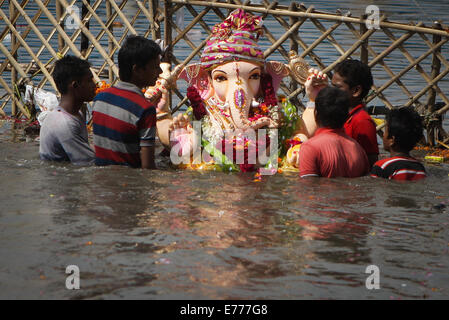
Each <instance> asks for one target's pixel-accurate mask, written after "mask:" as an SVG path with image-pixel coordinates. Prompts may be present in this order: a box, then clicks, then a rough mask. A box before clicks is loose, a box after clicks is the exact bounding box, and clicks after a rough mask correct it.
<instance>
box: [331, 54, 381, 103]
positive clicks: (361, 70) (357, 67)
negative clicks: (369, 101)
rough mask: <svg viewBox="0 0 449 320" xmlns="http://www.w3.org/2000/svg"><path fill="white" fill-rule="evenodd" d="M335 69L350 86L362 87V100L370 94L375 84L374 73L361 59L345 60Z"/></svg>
mask: <svg viewBox="0 0 449 320" xmlns="http://www.w3.org/2000/svg"><path fill="white" fill-rule="evenodd" d="M334 71H335V72H336V73H338V74H339V75H340V76H342V77H343V78H344V81H345V83H346V84H347V85H348V86H349V87H350V88H354V87H356V86H361V87H362V95H361V96H360V98H361V99H362V100H363V99H364V98H365V97H366V96H367V95H368V93H369V91H370V90H371V87H372V86H373V83H374V82H373V75H372V74H371V69H370V67H368V66H367V65H366V64H364V63H362V62H360V61H359V60H345V61H343V62H340V63H339V64H337V66H336V67H335V70H334Z"/></svg>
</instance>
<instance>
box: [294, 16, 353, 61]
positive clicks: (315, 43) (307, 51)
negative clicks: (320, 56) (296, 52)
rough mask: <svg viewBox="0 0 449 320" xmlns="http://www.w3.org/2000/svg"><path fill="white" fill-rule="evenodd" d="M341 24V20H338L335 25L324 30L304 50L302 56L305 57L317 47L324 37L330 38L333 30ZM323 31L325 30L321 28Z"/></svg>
mask: <svg viewBox="0 0 449 320" xmlns="http://www.w3.org/2000/svg"><path fill="white" fill-rule="evenodd" d="M340 25H341V22H337V23H335V24H334V25H333V26H331V27H330V28H329V29H327V30H324V32H323V34H322V35H321V36H320V37H319V38H318V39H316V40H315V41H314V42H313V43H312V44H311V45H310V46H309V47H308V48H307V49H306V50H304V51H303V52H302V53H301V55H300V56H301V57H302V58H304V57H305V56H307V55H308V54H309V53H310V52H312V50H313V49H315V48H316V47H317V46H318V45H319V44H320V43H321V42H322V41H323V40H324V39H326V38H329V36H330V35H331V34H332V32H334V31H335V30H336V29H337V28H338V27H339V26H340ZM320 31H323V30H320ZM343 54H344V50H343Z"/></svg>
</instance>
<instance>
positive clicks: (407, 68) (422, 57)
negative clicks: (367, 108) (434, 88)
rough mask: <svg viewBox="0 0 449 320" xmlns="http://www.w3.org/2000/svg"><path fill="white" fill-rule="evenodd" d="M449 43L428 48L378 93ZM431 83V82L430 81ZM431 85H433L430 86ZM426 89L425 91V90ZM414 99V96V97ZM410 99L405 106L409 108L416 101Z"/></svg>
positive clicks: (441, 43) (442, 41)
mask: <svg viewBox="0 0 449 320" xmlns="http://www.w3.org/2000/svg"><path fill="white" fill-rule="evenodd" d="M448 41H449V38H446V39H443V40H441V41H440V42H439V43H438V44H437V45H436V46H435V47H432V48H430V49H429V50H428V51H427V52H425V53H424V54H423V55H421V57H419V58H418V59H416V60H415V61H414V62H413V63H410V64H409V65H408V67H406V68H405V69H403V70H402V71H401V72H400V73H398V74H397V75H396V76H395V77H393V78H392V79H390V80H389V81H388V82H387V83H385V84H384V85H383V86H382V87H381V88H380V89H379V90H380V92H382V91H384V90H385V89H386V88H388V87H389V86H390V85H391V84H392V83H393V82H395V81H396V80H397V79H399V78H401V77H402V76H403V75H404V74H406V73H407V72H408V71H410V70H411V69H412V68H413V67H414V66H416V65H417V64H419V63H420V62H421V61H423V60H424V59H425V58H427V56H429V55H430V54H432V53H433V52H434V51H435V50H437V49H438V48H439V47H441V46H442V45H444V44H445V43H446V42H448ZM432 82H433V81H432ZM432 85H433V84H432ZM427 89H428V88H427ZM427 89H426V90H427ZM415 98H416V96H415ZM415 98H414V99H412V100H411V101H409V102H408V103H407V104H408V105H409V106H410V105H412V104H413V103H414V102H415V101H416V99H415Z"/></svg>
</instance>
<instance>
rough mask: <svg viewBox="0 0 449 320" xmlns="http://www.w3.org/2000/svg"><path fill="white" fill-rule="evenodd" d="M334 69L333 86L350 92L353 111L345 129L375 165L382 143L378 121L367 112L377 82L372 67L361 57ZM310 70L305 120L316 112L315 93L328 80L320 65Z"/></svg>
mask: <svg viewBox="0 0 449 320" xmlns="http://www.w3.org/2000/svg"><path fill="white" fill-rule="evenodd" d="M334 70H335V73H334V75H333V77H332V86H333V87H336V88H338V89H340V90H343V91H345V92H346V93H347V94H348V95H349V115H348V118H347V120H346V122H345V124H344V129H345V132H346V134H347V135H348V136H350V137H351V138H353V139H355V140H356V141H357V142H358V143H359V144H360V145H361V146H362V148H363V149H364V150H365V152H366V154H367V156H368V160H369V163H370V166H371V167H372V166H373V164H374V163H375V162H376V161H377V160H378V156H379V146H378V145H377V132H376V125H375V124H374V121H373V120H372V119H371V117H370V116H369V114H368V112H366V110H365V105H364V103H363V100H364V99H365V97H366V96H367V95H368V93H369V91H370V89H371V87H372V85H373V76H372V74H371V70H370V68H369V67H368V66H367V65H366V64H364V63H362V62H360V61H358V60H346V61H343V62H341V63H339V64H338V65H337V66H336V67H335V69H334ZM309 72H310V74H311V75H310V77H309V79H308V80H307V82H306V83H305V87H306V92H307V95H308V97H309V99H310V102H309V103H308V109H306V111H304V114H303V119H304V121H305V122H306V121H307V117H310V116H311V114H312V113H311V112H312V111H311V110H313V106H314V101H315V97H316V96H317V94H318V92H319V91H320V90H321V89H322V88H325V87H326V86H327V81H328V80H327V76H326V75H325V74H323V73H322V72H320V71H319V70H317V69H311V70H310V71H309ZM309 122H310V121H309ZM312 122H313V121H312ZM306 124H307V122H306ZM308 127H311V128H312V129H310V128H307V129H308V131H309V138H310V137H311V136H312V135H313V133H314V126H313V125H311V124H309V125H308Z"/></svg>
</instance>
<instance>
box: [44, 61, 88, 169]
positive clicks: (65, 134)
mask: <svg viewBox="0 0 449 320" xmlns="http://www.w3.org/2000/svg"><path fill="white" fill-rule="evenodd" d="M53 79H54V81H55V83H56V87H57V88H58V91H59V92H60V94H61V101H60V103H59V106H58V107H57V108H56V109H55V110H53V111H51V112H50V113H49V114H48V115H47V117H46V118H45V120H44V122H43V124H42V127H41V131H40V146H39V155H40V158H41V159H42V160H53V161H71V162H72V163H74V164H88V163H91V162H93V161H94V159H95V153H94V152H93V150H92V148H91V147H90V145H89V142H88V136H87V127H86V119H85V116H84V115H83V114H82V113H81V112H80V109H81V107H82V106H83V104H84V103H85V102H88V101H92V99H93V98H94V97H95V89H96V85H95V82H94V81H93V76H92V72H91V71H90V65H89V63H88V62H87V61H85V60H82V59H80V58H76V57H74V56H65V57H64V58H62V59H60V60H58V61H57V62H56V64H55V69H54V71H53Z"/></svg>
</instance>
